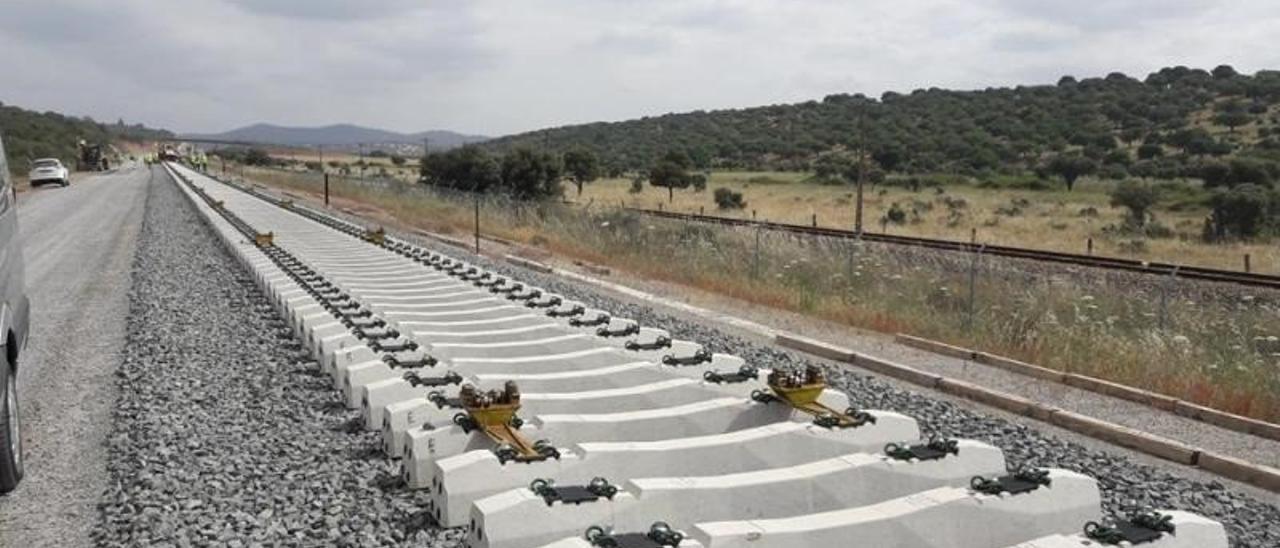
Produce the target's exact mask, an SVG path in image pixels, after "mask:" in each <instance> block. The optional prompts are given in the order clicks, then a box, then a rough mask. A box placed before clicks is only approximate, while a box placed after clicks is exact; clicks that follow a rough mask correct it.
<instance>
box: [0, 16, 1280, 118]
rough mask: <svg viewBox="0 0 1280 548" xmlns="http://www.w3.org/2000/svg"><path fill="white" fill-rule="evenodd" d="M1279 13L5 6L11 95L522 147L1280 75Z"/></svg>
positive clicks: (109, 112)
mask: <svg viewBox="0 0 1280 548" xmlns="http://www.w3.org/2000/svg"><path fill="white" fill-rule="evenodd" d="M1278 39H1280V1H1277V0H1217V1H1210V0H1043V1H1039V0H934V1H930V0H888V1H885V0H874V1H864V0H736V1H728V0H634V1H627V0H594V1H593V0H510V1H506V2H498V1H487V0H441V1H436V0H178V1H175V0H0V75H3V76H0V101H3V102H4V103H6V104H15V105H19V106H23V107H27V108H34V109H40V110H57V111H61V112H66V113H72V114H80V115H90V116H93V117H95V118H97V119H100V120H111V121H114V120H115V119H116V118H118V117H123V118H124V119H125V120H128V121H130V122H135V121H141V122H145V123H147V124H149V125H157V126H162V127H165V128H169V129H173V130H177V131H181V132H196V131H199V132H205V131H222V130H227V129H231V128H234V127H238V126H242V125H246V124H250V123H254V122H272V123H279V124H286V125H321V124H329V123H337V122H351V123H356V124H362V125H369V126H376V127H382V128H386V129H392V130H398V131H406V132H408V131H420V130H425V129H437V128H438V129H452V130H457V131H463V132H469V133H480V134H487V135H501V134H506V133H513V132H519V131H525V130H530V129H537V128H542V127H547V126H557V125H564V124H570V123H578V122H589V121H596V120H622V119H627V118H635V117H639V116H644V115H655V114H663V113H666V112H680V111H688V110H697V109H708V110H709V109H716V108H727V107H742V106H753V105H762V104H771V103H781V102H795V101H803V100H808V99H820V98H821V97H822V96H824V95H827V94H831V93H842V92H843V93H856V92H861V93H866V94H868V95H874V96H879V94H880V93H882V92H883V91H886V90H895V91H910V90H911V89H914V88H919V87H930V86H937V87H946V88H966V89H969V88H982V87H988V86H1001V85H1016V84H1024V83H1026V84H1034V83H1052V82H1055V81H1056V80H1057V78H1058V77H1059V76H1061V75H1063V74H1072V75H1076V76H1080V77H1083V76H1102V75H1105V74H1106V73H1108V72H1111V71H1116V70H1118V71H1122V72H1125V73H1126V74H1129V75H1131V76H1136V77H1139V78H1142V77H1145V76H1146V74H1147V73H1149V72H1151V71H1153V70H1156V69H1158V68H1160V67H1163V66H1170V65H1177V64H1183V65H1188V66H1194V67H1202V68H1212V67H1213V66H1215V65H1217V64H1220V63H1228V64H1231V65H1233V66H1235V67H1236V68H1237V69H1238V70H1241V71H1244V72H1253V71H1256V70H1258V69H1260V68H1272V69H1280V47H1276V43H1277V40H1278Z"/></svg>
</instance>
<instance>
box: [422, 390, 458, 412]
mask: <svg viewBox="0 0 1280 548" xmlns="http://www.w3.org/2000/svg"><path fill="white" fill-rule="evenodd" d="M427 401H429V402H431V403H434V404H436V408H437V409H444V408H446V407H448V408H450V409H462V398H450V397H448V396H445V395H444V392H441V391H439V390H432V391H430V392H427Z"/></svg>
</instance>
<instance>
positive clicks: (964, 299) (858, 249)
mask: <svg viewBox="0 0 1280 548" xmlns="http://www.w3.org/2000/svg"><path fill="white" fill-rule="evenodd" d="M248 175H249V176H250V178H252V179H255V180H258V181H260V182H264V183H267V184H270V185H272V186H275V187H278V188H282V189H286V190H291V191H294V192H305V193H310V194H312V195H315V194H317V193H318V192H319V190H320V183H319V179H318V177H317V176H316V174H303V173H291V172H283V171H278V170H252V169H251V170H249V171H248ZM722 177H725V176H723V175H722ZM729 177H732V175H729ZM720 182H721V181H716V182H714V183H713V184H712V188H714V186H715V185H716V184H719V183H720ZM746 183H747V182H746V181H744V182H743V184H744V185H745V184H746ZM614 184H617V183H604V184H601V185H599V186H596V187H592V188H591V191H590V192H591V196H595V197H597V201H596V202H591V198H590V197H586V196H584V198H586V201H587V202H590V203H592V204H593V205H592V207H586V208H584V207H580V206H567V205H563V204H559V203H549V204H528V203H514V202H510V201H506V200H501V199H497V198H493V197H487V198H485V199H484V200H483V201H482V211H481V215H482V219H483V221H482V224H483V226H484V232H485V233H486V234H488V235H493V236H498V237H502V238H506V239H509V240H513V241H516V242H520V243H523V244H527V245H530V246H534V247H538V248H542V249H544V250H546V251H548V252H551V253H555V254H558V255H561V256H564V257H569V258H575V259H582V260H586V261H591V262H594V263H597V264H602V265H607V266H610V267H613V268H615V269H619V270H623V271H627V272H631V273H634V274H636V275H640V276H644V277H648V278H652V279H656V280H663V281H668V282H674V283H678V284H684V285H688V286H691V287H697V288H700V289H705V290H709V291H714V292H717V293H720V294H723V295H727V296H730V297H734V298H738V299H742V300H745V301H749V302H754V303H758V304H762V305H767V306H772V307H776V308H780V309H785V310H791V311H796V312H801V313H805V314H809V315H812V316H815V317H819V318H823V319H828V320H833V321H837V322H841V323H844V324H847V325H851V326H855V327H860V328H865V329H870V330H875V331H880V332H884V333H895V332H907V333H912V334H916V335H921V336H926V337H931V338H936V339H940V340H946V341H949V342H953V343H958V344H963V345H966V346H969V347H973V348H978V349H980V350H985V351H989V352H994V353H998V354H1002V355H1007V356H1011V357H1014V358H1018V359H1023V360H1027V361H1030V362H1033V363H1038V364H1041V365H1044V366H1047V367H1052V368H1056V369H1060V370H1065V371H1071V372H1077V373H1082V374H1087V375H1093V376H1097V377H1101V378H1105V379H1109V380H1113V381H1116V382H1121V383H1124V384H1128V385H1132V386H1138V387H1142V388H1147V389H1152V390H1156V391H1159V392H1161V393H1164V394H1168V395H1171V396H1175V397H1178V398H1183V399H1186V400H1188V401H1193V402H1197V403H1201V404H1204V405H1210V406H1213V407H1216V408H1219V409H1223V410H1226V411H1230V412H1234V413H1240V414H1244V415H1249V416H1254V417H1258V418H1263V419H1268V420H1273V421H1275V420H1280V374H1277V373H1280V327H1277V324H1276V322H1275V318H1276V317H1277V314H1280V295H1277V294H1274V292H1245V291H1243V290H1239V289H1236V288H1233V287H1229V286H1207V285H1205V284H1198V283H1194V282H1181V281H1178V280H1164V279H1159V280H1158V279H1152V278H1150V277H1141V276H1138V277H1135V276H1131V275H1125V274H1109V273H1107V274H1099V273H1094V272H1093V271H1090V272H1089V273H1078V274H1073V275H1065V274H1064V272H1063V271H1062V270H1061V269H1059V268H1057V267H1055V266H1052V265H1048V266H1046V265H1042V264H1039V263H1026V262H1021V261H1015V260H1008V259H1000V258H996V257H986V258H983V259H982V260H981V261H975V260H973V258H972V257H971V256H967V255H958V254H953V253H939V252H932V251H928V250H918V249H904V248H900V247H895V246H883V245H876V244H852V243H849V242H837V241H829V240H822V239H813V238H795V237H791V236H787V235H784V234H772V233H767V232H766V233H760V234H759V235H757V233H756V232H755V231H751V230H746V229H726V228H719V227H710V226H704V225H698V224H687V223H682V222H674V221H663V220H656V219H652V218H641V217H638V216H636V215H634V214H629V213H625V212H620V211H618V210H617V209H616V208H603V207H597V206H599V204H600V201H602V200H604V197H605V196H608V194H607V192H609V191H610V185H614ZM750 184H751V187H752V188H758V187H766V186H767V187H769V188H774V189H775V190H776V191H777V193H775V194H773V195H772V196H773V197H774V198H775V199H776V198H778V197H782V196H788V195H787V194H783V193H782V192H783V191H788V190H789V191H791V192H798V191H799V190H801V189H802V188H803V187H801V186H798V185H795V183H794V182H792V183H786V182H783V183H778V184H776V185H764V184H761V183H760V182H759V181H758V180H757V181H755V182H751V183H750ZM331 187H332V194H333V196H334V199H335V200H340V201H341V202H342V203H346V204H355V206H354V207H357V208H358V209H359V210H360V212H361V213H362V214H366V215H370V216H372V217H374V218H383V219H388V220H390V219H395V220H396V221H397V222H398V223H399V224H402V225H405V226H411V227H418V228H423V229H427V230H432V231H437V232H444V233H450V232H452V233H468V232H469V231H470V227H471V226H472V222H473V220H472V210H471V208H472V204H473V200H474V197H472V196H461V195H454V194H448V193H438V192H434V191H431V190H430V189H428V188H426V187H421V186H414V185H406V184H392V185H389V186H388V185H383V186H376V185H369V184H361V183H359V182H356V181H349V180H346V179H341V178H333V181H331ZM827 191H828V192H836V189H828V190H827ZM623 192H624V193H625V190H624V191H623ZM896 192H899V193H900V196H905V195H908V194H907V193H905V192H902V191H896ZM683 194H684V193H682V195H683ZM689 194H690V195H692V196H694V197H696V196H698V195H696V194H693V193H689ZM1091 195H1093V196H1095V197H1096V196H1097V195H1098V193H1097V192H1079V193H1077V194H1073V195H1072V197H1076V196H1082V197H1086V198H1075V199H1076V200H1081V199H1088V198H1087V197H1088V196H1091ZM790 196H795V194H791V195H790ZM628 197H629V198H631V199H639V200H646V199H657V197H658V192H656V190H646V191H645V192H644V193H642V194H641V195H640V196H639V197H636V196H634V195H628ZM664 197H665V196H664ZM899 199H902V198H899ZM974 199H975V201H976V200H977V198H976V197H975V198H974ZM1005 199H1008V198H1005ZM803 200H804V198H802V201H803ZM786 201H787V200H786V199H783V200H781V203H786ZM689 203H693V202H689ZM1073 203H1077V204H1078V205H1083V204H1085V203H1088V202H1073ZM637 205H656V203H654V204H646V203H644V202H639V203H637ZM775 207H779V208H781V206H775ZM975 207H976V206H975ZM1064 207H1065V206H1064ZM777 211H782V209H779V210H777ZM1042 232H1043V231H1042ZM1048 234H1056V232H1055V233H1048ZM1187 245H1191V244H1187ZM656 257H661V260H655V258H656ZM971 284H972V285H971ZM971 295H972V296H971Z"/></svg>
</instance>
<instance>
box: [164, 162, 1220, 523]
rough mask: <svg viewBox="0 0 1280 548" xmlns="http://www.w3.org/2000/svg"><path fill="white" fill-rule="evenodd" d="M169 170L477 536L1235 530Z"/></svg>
mask: <svg viewBox="0 0 1280 548" xmlns="http://www.w3.org/2000/svg"><path fill="white" fill-rule="evenodd" d="M166 169H168V170H169V171H170V173H171V174H172V175H173V176H174V178H175V180H178V181H181V183H180V187H181V188H182V189H183V191H184V192H185V193H186V194H187V196H188V197H190V198H191V199H192V201H193V203H195V205H196V207H197V209H198V210H199V212H200V214H201V215H202V216H203V217H204V218H205V219H206V220H207V221H208V223H209V224H210V226H211V227H212V228H213V229H214V231H215V232H216V233H217V234H219V236H220V237H221V239H222V240H223V242H224V243H225V244H226V246H227V247H228V248H229V249H230V250H231V252H232V254H233V256H235V257H236V258H237V259H238V260H239V261H240V262H241V263H243V264H244V266H245V267H246V268H247V269H248V270H249V271H250V272H251V273H252V274H253V276H254V278H255V280H256V282H257V283H258V284H259V285H260V286H261V287H262V288H263V290H264V292H266V293H267V294H268V295H270V296H271V299H272V301H273V303H274V305H275V307H276V308H277V311H278V312H279V314H280V315H281V317H283V318H285V319H286V320H287V322H288V323H289V324H290V325H291V327H292V329H293V330H294V332H295V334H296V335H297V336H298V338H299V339H300V340H302V341H304V344H305V345H306V346H307V347H308V349H309V350H310V351H311V352H312V353H313V354H314V355H315V356H316V358H317V361H318V362H319V363H320V365H321V368H322V370H323V371H324V372H325V373H327V374H328V375H329V376H330V377H331V379H332V381H333V384H334V388H335V390H338V391H340V392H341V393H342V395H343V397H344V401H345V402H346V404H347V405H348V406H350V407H352V408H358V409H360V410H361V413H362V415H363V418H364V422H365V427H366V428H369V429H371V430H376V431H380V432H381V434H382V439H383V450H384V451H385V452H386V454H387V456H388V457H391V458H398V459H399V460H400V462H401V466H402V470H403V477H404V481H405V482H406V484H407V485H408V486H409V487H410V488H415V489H422V490H424V492H425V494H426V496H427V498H428V499H429V502H428V503H427V504H428V506H427V510H428V511H429V513H430V514H431V516H432V517H434V519H435V520H436V521H437V522H438V523H439V524H440V525H441V526H445V527H462V528H464V529H465V531H466V542H467V543H468V545H469V546H472V547H475V548H480V547H512V548H514V547H536V546H554V547H557V548H568V547H581V548H587V547H592V546H599V547H606V546H616V547H622V548H627V547H661V546H682V547H698V546H704V547H737V546H751V547H761V546H764V547H770V546H786V547H787V548H797V547H799V548H803V547H811V546H812V547H820V546H821V547H828V546H844V545H849V544H850V543H851V542H853V541H852V540H851V539H858V540H857V541H856V542H857V544H860V545H867V546H878V547H902V548H908V547H912V548H915V547H922V546H937V547H944V546H945V547H956V548H959V547H973V548H978V547H1004V546H1018V547H1022V548H1066V547H1069V546H1070V547H1075V546H1080V545H1081V544H1082V543H1083V542H1086V541H1089V542H1094V543H1100V544H1104V545H1105V544H1118V543H1120V542H1124V541H1127V542H1134V541H1142V542H1146V543H1148V544H1145V545H1146V546H1152V547H1153V548H1172V547H1193V546H1194V547H1201V548H1218V547H1225V546H1227V540H1226V535H1225V532H1224V530H1223V527H1222V526H1221V524H1219V523H1217V522H1214V521H1211V520H1207V519H1204V518H1202V517H1199V516H1196V515H1193V514H1189V513H1184V512H1175V511H1156V512H1153V513H1140V514H1136V515H1134V516H1131V517H1129V518H1127V519H1124V520H1120V521H1117V522H1103V523H1101V524H1099V523H1097V522H1098V521H1101V515H1100V513H1101V510H1100V495H1099V490H1098V485H1097V482H1096V481H1095V480H1093V479H1092V478H1089V477H1087V476H1085V475H1081V474H1078V473H1074V472H1070V471H1066V470H1057V469H1045V470H1017V471H1009V470H1007V469H1006V463H1005V458H1004V455H1003V453H1002V452H1001V450H1000V449H999V448H996V447H994V446H991V445H987V444H984V443H981V442H977V441H970V440H948V439H932V440H921V439H920V437H921V434H920V430H919V427H918V425H917V424H916V421H915V420H914V419H912V418H911V417H908V416H905V415H901V414H898V413H893V412H887V411H879V410H874V409H858V408H857V407H856V405H854V404H853V402H850V401H848V398H847V397H846V396H845V395H844V394H843V393H841V392H838V391H835V390H832V389H830V388H828V387H827V386H826V381H825V379H824V374H823V371H821V370H820V369H806V370H799V371H790V370H772V371H771V370H768V369H767V368H765V367H764V366H766V365H767V364H748V363H746V362H745V361H744V360H742V359H740V358H738V357H736V356H732V355H728V354H718V353H711V352H708V351H706V350H705V349H703V348H702V346H701V345H699V344H698V343H697V342H695V341H685V340H678V339H675V338H674V337H672V336H671V334H670V333H668V332H666V331H664V330H662V329H660V328H657V327H651V326H641V325H639V324H638V323H637V322H635V321H633V320H630V319H626V318H620V317H616V316H614V315H612V314H611V313H610V312H609V311H605V310H599V309H592V308H590V307H589V306H587V305H586V304H584V303H581V302H576V301H573V300H571V299H569V298H567V297H564V296H561V295H556V294H553V293H551V292H549V291H545V290H543V289H540V288H538V287H534V286H531V285H528V284H526V283H523V282H522V281H520V280H516V279H512V278H509V277H506V276H502V275H500V274H497V273H494V272H490V271H487V270H485V269H484V268H481V267H479V266H477V265H473V264H469V263H467V262H465V261H460V260H458V259H455V258H451V257H447V256H444V255H442V254H439V253H436V252H433V251H429V250H426V249H423V248H419V247H416V246H413V245H410V244H408V243H406V242H403V241H400V240H397V239H396V238H393V237H390V236H388V235H386V234H385V233H383V232H382V231H381V230H375V231H371V230H367V229H366V228H365V227H361V226H357V225H354V224H351V223H348V222H345V221H341V220H337V219H333V218H330V217H328V216H325V215H323V214H321V213H318V212H315V211H312V210H309V209H306V208H303V207H300V206H298V205H296V204H292V203H290V202H288V201H284V200H279V199H275V198H272V197H269V196H265V195H262V194H259V193H256V192H254V191H252V190H251V189H247V188H239V187H234V188H233V187H231V186H228V185H225V184H223V183H219V182H217V181H215V180H213V179H210V178H207V177H204V176H202V175H199V174H197V173H195V172H192V171H190V170H187V169H185V168H183V167H181V166H174V165H167V166H166ZM1086 524H1091V525H1087V526H1086Z"/></svg>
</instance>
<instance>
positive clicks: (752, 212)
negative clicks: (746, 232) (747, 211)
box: [751, 209, 756, 221]
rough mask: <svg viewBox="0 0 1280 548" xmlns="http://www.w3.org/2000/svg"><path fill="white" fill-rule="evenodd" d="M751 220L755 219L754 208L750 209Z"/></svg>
mask: <svg viewBox="0 0 1280 548" xmlns="http://www.w3.org/2000/svg"><path fill="white" fill-rule="evenodd" d="M751 220H752V221H754V220H756V210H754V209H753V210H751Z"/></svg>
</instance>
